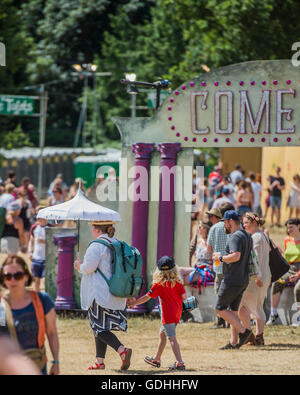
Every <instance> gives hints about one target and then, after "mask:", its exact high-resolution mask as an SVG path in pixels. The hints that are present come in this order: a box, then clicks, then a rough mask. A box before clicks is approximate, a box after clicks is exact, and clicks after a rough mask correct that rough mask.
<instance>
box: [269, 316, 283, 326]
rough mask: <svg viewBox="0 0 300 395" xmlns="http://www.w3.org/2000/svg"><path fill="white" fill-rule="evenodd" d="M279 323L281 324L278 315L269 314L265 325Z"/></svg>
mask: <svg viewBox="0 0 300 395" xmlns="http://www.w3.org/2000/svg"><path fill="white" fill-rule="evenodd" d="M280 323H281V322H280V318H279V315H278V314H271V315H270V318H269V320H268V322H267V323H266V325H279V324H280Z"/></svg>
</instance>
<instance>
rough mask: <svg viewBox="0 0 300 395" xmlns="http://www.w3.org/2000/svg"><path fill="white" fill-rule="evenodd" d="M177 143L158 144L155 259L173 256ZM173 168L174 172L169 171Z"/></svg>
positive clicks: (178, 148) (178, 145) (178, 147)
mask: <svg viewBox="0 0 300 395" xmlns="http://www.w3.org/2000/svg"><path fill="white" fill-rule="evenodd" d="M179 150H180V144H179V143H164V144H159V145H158V151H159V152H160V153H161V174H160V190H159V212H158V241H157V260H158V259H159V258H161V257H162V256H164V255H169V256H173V234H174V208H175V200H174V196H175V190H174V187H175V165H176V155H177V152H178V151H179ZM170 169H174V172H170Z"/></svg>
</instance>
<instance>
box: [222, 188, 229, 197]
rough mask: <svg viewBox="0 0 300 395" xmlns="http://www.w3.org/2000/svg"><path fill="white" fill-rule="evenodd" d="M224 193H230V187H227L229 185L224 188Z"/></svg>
mask: <svg viewBox="0 0 300 395" xmlns="http://www.w3.org/2000/svg"><path fill="white" fill-rule="evenodd" d="M222 193H224V195H227V194H228V193H230V189H229V188H227V187H224V188H223V189H222Z"/></svg>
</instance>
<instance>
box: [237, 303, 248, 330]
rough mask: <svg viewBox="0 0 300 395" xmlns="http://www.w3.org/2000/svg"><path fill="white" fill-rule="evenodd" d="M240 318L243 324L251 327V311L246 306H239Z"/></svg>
mask: <svg viewBox="0 0 300 395" xmlns="http://www.w3.org/2000/svg"><path fill="white" fill-rule="evenodd" d="M238 315H239V318H240V320H241V322H242V324H243V326H244V327H245V328H247V329H251V318H250V314H249V311H248V310H247V309H246V307H244V306H241V307H240V308H239V314H238Z"/></svg>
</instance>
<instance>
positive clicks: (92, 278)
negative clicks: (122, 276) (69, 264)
mask: <svg viewBox="0 0 300 395" xmlns="http://www.w3.org/2000/svg"><path fill="white" fill-rule="evenodd" d="M101 236H102V237H104V238H106V239H108V240H110V241H113V240H116V239H114V238H109V237H108V235H107V234H104V235H101ZM101 236H100V237H99V238H101ZM112 256H113V252H112V250H111V249H110V247H106V246H105V245H103V244H100V243H97V242H95V243H92V244H91V245H90V246H89V247H88V248H87V250H86V253H85V255H84V258H83V263H82V264H81V266H80V273H81V274H82V278H81V289H80V298H81V308H82V309H83V310H88V309H89V307H90V306H91V304H92V303H93V300H95V301H96V303H97V304H98V305H99V306H101V307H104V308H106V309H110V310H125V307H126V298H120V297H117V296H114V295H112V294H111V293H110V291H109V287H108V284H107V283H106V281H105V280H104V278H103V277H102V276H101V274H100V273H99V272H98V271H96V270H97V268H99V269H100V270H101V272H102V273H103V274H104V275H105V277H106V278H107V279H110V278H111V275H112Z"/></svg>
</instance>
